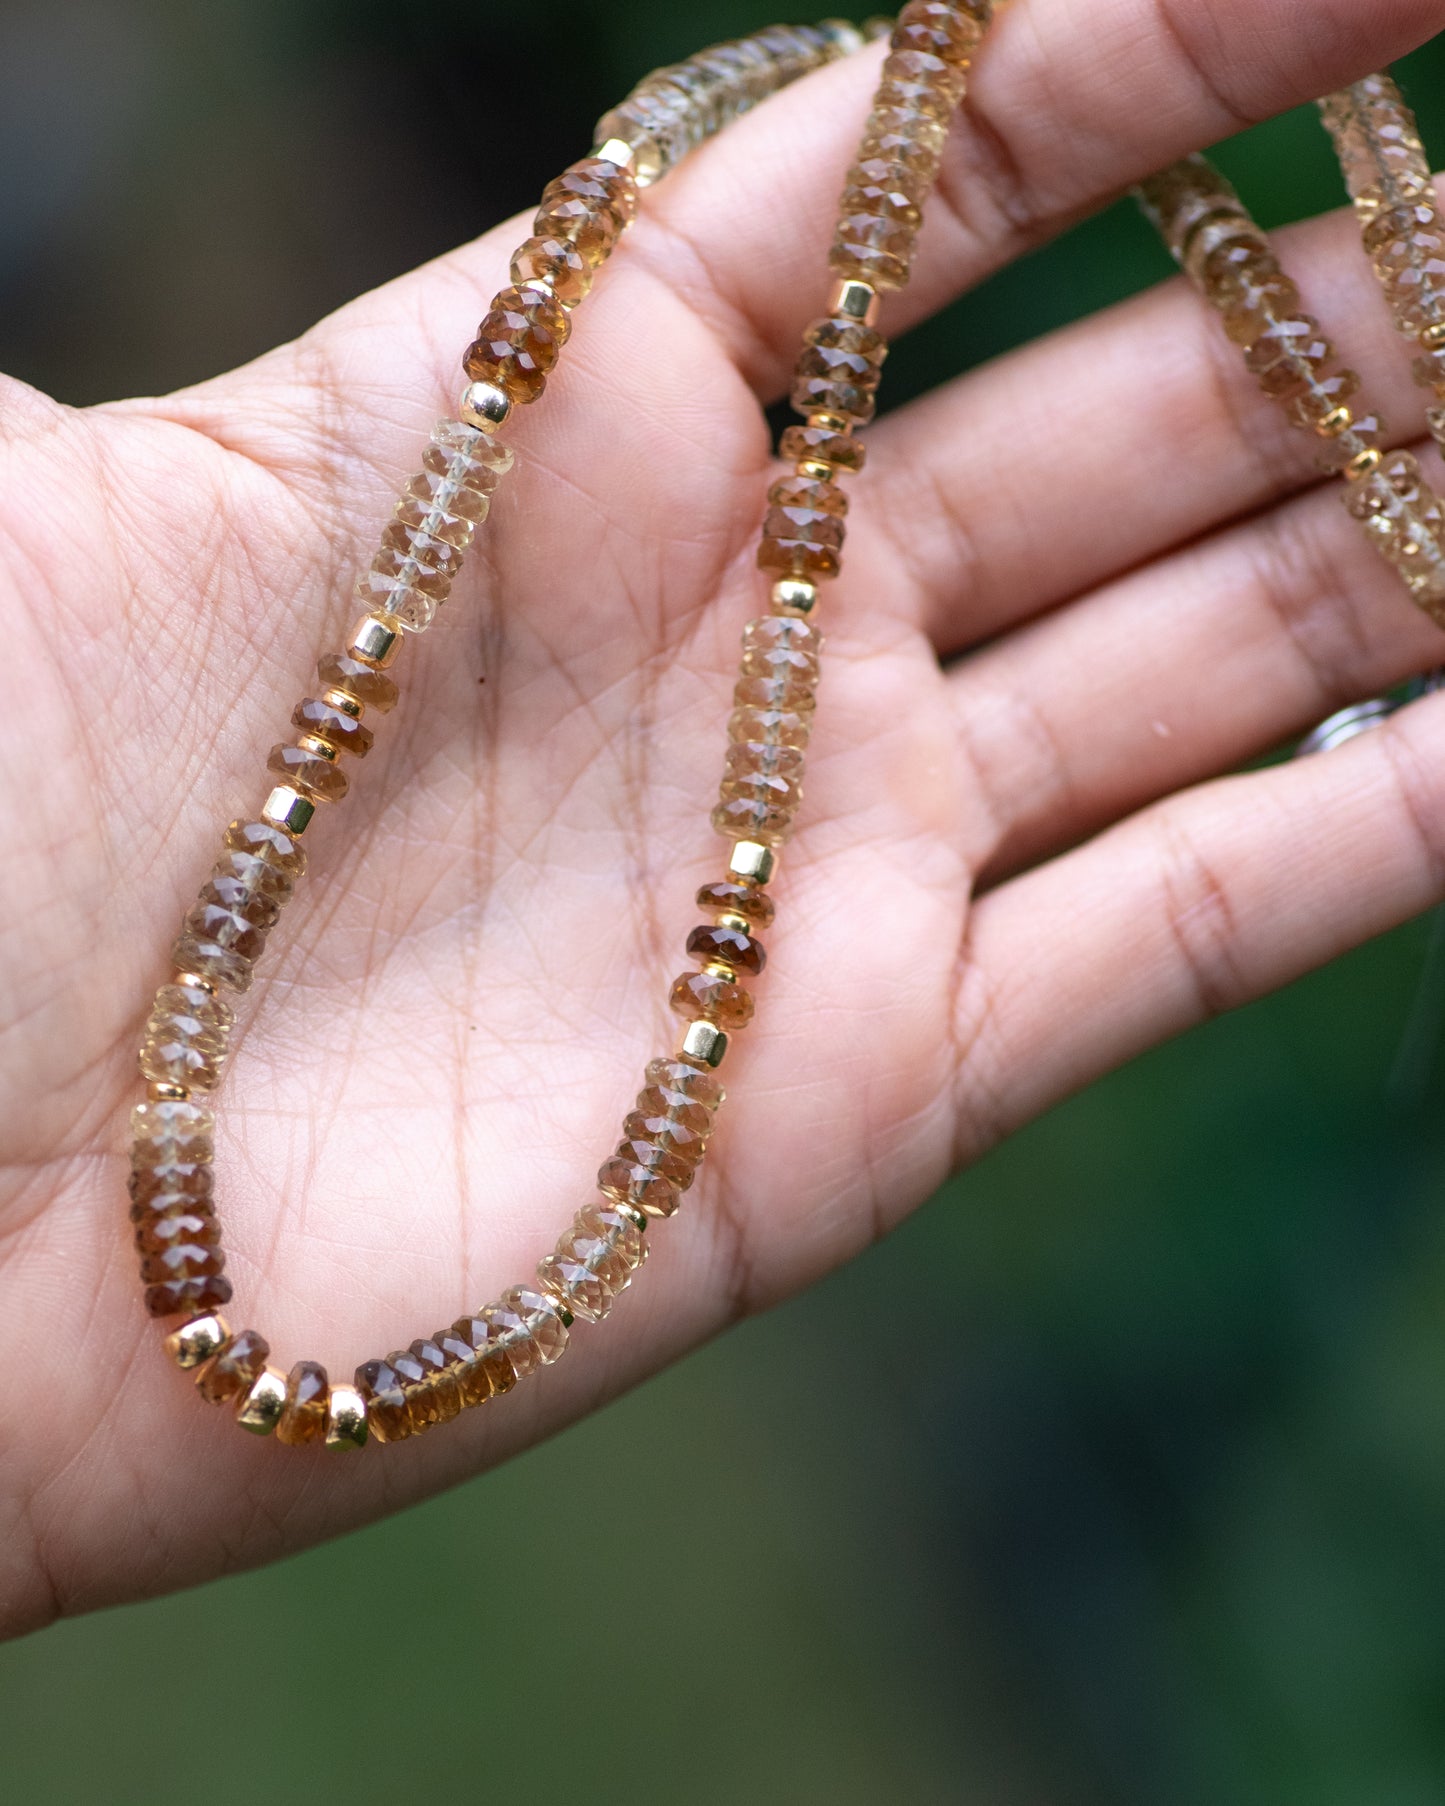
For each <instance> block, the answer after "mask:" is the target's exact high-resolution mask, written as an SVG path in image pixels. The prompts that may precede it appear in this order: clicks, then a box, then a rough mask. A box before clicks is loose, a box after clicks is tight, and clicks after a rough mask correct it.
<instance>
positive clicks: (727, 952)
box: [687, 926, 768, 978]
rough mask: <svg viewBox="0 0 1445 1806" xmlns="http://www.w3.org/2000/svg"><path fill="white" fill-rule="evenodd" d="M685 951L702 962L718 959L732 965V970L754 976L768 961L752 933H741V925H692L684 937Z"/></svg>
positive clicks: (724, 963) (726, 964)
mask: <svg viewBox="0 0 1445 1806" xmlns="http://www.w3.org/2000/svg"><path fill="white" fill-rule="evenodd" d="M687 950H688V952H689V953H690V954H692V956H693V958H694V959H699V960H701V961H702V962H703V964H704V965H706V964H707V963H708V962H709V961H710V960H718V961H720V962H721V963H722V964H723V965H725V966H731V967H732V969H733V970H734V971H735V972H750V973H751V974H752V976H753V977H754V978H756V977H757V976H758V974H759V973H760V972H761V971H762V969H763V967H764V966H765V965H766V964H767V958H768V956H767V954H766V953H765V952H764V951H763V948H762V944H761V943H760V942H758V941H755V940H754V939H753V938H752V936H751V935H749V934H744V933H743V931H742V929H740V928H722V927H717V926H712V927H703V928H694V929H693V931H692V933H691V934H690V935H689V936H688V937H687Z"/></svg>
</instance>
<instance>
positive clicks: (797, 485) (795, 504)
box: [768, 476, 848, 520]
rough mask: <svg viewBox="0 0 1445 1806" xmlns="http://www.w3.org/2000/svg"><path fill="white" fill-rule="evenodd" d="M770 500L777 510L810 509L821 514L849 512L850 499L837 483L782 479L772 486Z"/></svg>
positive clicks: (841, 516)
mask: <svg viewBox="0 0 1445 1806" xmlns="http://www.w3.org/2000/svg"><path fill="white" fill-rule="evenodd" d="M768 500H769V502H770V503H771V504H772V505H773V506H774V507H775V508H810V509H813V510H815V511H816V512H817V513H819V514H836V515H837V516H838V518H839V519H840V520H841V519H842V518H843V516H844V515H846V514H847V512H848V498H847V496H846V495H845V494H844V493H843V491H842V490H841V489H840V488H839V487H838V485H837V484H836V483H831V482H828V481H827V480H826V479H824V478H819V477H803V476H789V477H782V478H780V479H779V481H778V482H776V483H773V484H771V485H770V487H769V489H768Z"/></svg>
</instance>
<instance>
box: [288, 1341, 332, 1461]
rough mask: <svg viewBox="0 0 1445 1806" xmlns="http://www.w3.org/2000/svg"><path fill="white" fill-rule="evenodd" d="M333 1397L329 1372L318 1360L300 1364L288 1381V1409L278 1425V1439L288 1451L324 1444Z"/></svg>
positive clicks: (300, 1362)
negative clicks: (328, 1408)
mask: <svg viewBox="0 0 1445 1806" xmlns="http://www.w3.org/2000/svg"><path fill="white" fill-rule="evenodd" d="M330 1396H331V1387H330V1384H329V1382H328V1381H327V1378H326V1369H325V1368H324V1367H318V1366H317V1364H316V1362H315V1361H298V1362H297V1363H296V1365H295V1366H294V1367H293V1368H292V1369H291V1372H290V1373H289V1374H288V1376H287V1379H286V1407H285V1409H284V1410H283V1411H282V1413H281V1419H280V1422H279V1423H278V1424H277V1425H276V1440H277V1441H278V1442H284V1443H285V1444H286V1445H287V1447H288V1448H301V1447H302V1446H304V1445H305V1444H307V1443H318V1444H319V1443H323V1442H325V1440H326V1408H327V1402H328V1400H329V1398H330Z"/></svg>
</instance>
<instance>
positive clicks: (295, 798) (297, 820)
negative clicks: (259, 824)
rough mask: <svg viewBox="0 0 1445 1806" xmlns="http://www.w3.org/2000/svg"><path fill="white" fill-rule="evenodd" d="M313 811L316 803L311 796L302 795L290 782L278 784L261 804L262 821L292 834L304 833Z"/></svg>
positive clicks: (314, 811) (313, 813)
mask: <svg viewBox="0 0 1445 1806" xmlns="http://www.w3.org/2000/svg"><path fill="white" fill-rule="evenodd" d="M315 813H316V805H315V803H313V802H312V800H311V798H310V797H309V796H302V794H301V792H300V791H299V790H296V789H294V788H293V787H292V786H291V785H290V784H278V785H277V786H276V788H275V789H274V790H273V791H272V792H271V794H270V796H268V797H267V798H266V801H265V802H264V803H263V804H262V805H261V820H262V821H268V822H270V824H271V826H272V827H273V828H283V829H284V830H285V831H286V833H288V834H293V835H294V834H304V833H305V832H306V827H307V824H308V823H309V822H310V820H311V817H312V816H313V815H315Z"/></svg>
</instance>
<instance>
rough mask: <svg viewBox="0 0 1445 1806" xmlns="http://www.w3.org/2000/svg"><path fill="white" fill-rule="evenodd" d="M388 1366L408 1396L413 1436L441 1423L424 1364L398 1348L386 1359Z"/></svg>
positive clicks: (407, 1402) (407, 1408)
mask: <svg viewBox="0 0 1445 1806" xmlns="http://www.w3.org/2000/svg"><path fill="white" fill-rule="evenodd" d="M386 1364H387V1366H388V1367H389V1368H390V1369H391V1371H392V1372H393V1373H394V1374H395V1375H396V1377H397V1379H398V1381H399V1382H400V1383H401V1389H402V1391H403V1392H404V1393H405V1394H406V1410H407V1418H408V1420H409V1422H410V1424H411V1430H412V1434H413V1435H414V1436H419V1435H420V1434H421V1432H422V1431H423V1430H429V1429H430V1428H431V1426H432V1425H433V1424H434V1423H439V1422H440V1421H441V1413H440V1412H439V1411H438V1409H437V1401H436V1399H435V1398H434V1397H433V1396H432V1391H431V1387H430V1386H429V1385H428V1384H427V1379H428V1374H427V1369H426V1367H425V1366H424V1365H423V1363H422V1362H420V1361H419V1360H418V1359H417V1358H416V1356H415V1355H414V1354H413V1353H412V1351H411V1350H410V1349H409V1348H397V1349H393V1350H392V1352H391V1353H390V1354H389V1355H388V1356H387V1357H386Z"/></svg>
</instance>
